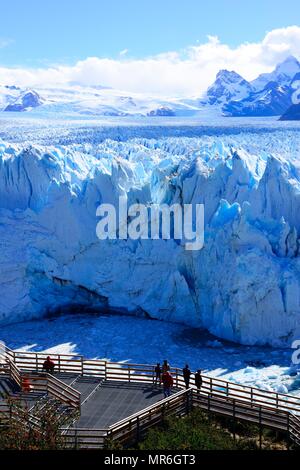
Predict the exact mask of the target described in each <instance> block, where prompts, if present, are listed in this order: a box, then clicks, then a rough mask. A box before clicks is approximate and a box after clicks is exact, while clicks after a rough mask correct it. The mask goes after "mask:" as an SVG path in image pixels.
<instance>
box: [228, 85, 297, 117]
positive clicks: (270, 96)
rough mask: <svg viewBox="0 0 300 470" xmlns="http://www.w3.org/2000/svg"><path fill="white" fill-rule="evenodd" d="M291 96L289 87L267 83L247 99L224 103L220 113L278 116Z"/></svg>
mask: <svg viewBox="0 0 300 470" xmlns="http://www.w3.org/2000/svg"><path fill="white" fill-rule="evenodd" d="M291 96H292V88H291V87H289V86H282V85H278V83H277V82H269V83H267V85H266V86H265V88H263V89H262V90H261V91H257V92H256V91H252V92H251V93H250V94H249V95H248V96H247V98H244V99H242V100H233V101H229V102H228V103H225V104H224V106H223V108H222V111H223V112H224V114H228V115H229V116H280V115H281V114H282V113H283V112H284V111H285V110H286V109H287V108H288V107H289V106H290V104H291Z"/></svg>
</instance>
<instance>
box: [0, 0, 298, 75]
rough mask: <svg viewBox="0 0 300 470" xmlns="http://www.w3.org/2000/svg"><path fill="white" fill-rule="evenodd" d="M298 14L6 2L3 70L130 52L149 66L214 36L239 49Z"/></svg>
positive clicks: (142, 1)
mask: <svg viewBox="0 0 300 470" xmlns="http://www.w3.org/2000/svg"><path fill="white" fill-rule="evenodd" d="M298 11H299V4H298V1H297V0H286V1H285V2H284V4H282V6H281V7H280V8H278V7H277V6H276V4H275V1H274V0H251V1H249V2H245V1H242V0H213V1H201V0H184V1H183V0H151V1H150V0H149V1H148V0H105V1H103V0H84V1H82V0H77V1H76V0H72V1H71V0H46V1H41V0H26V1H25V0H13V1H11V2H8V1H4V0H2V1H1V17H2V21H1V29H0V64H1V65H2V66H16V65H18V66H20V65H21V66H25V67H26V66H30V67H40V66H46V65H49V64H53V63H64V64H72V63H75V62H76V61H78V60H79V59H85V58H86V57H89V56H97V57H109V58H117V57H119V53H120V51H123V50H128V52H127V53H126V57H130V58H131V57H132V58H142V57H145V56H149V55H156V54H159V53H161V52H167V51H173V50H176V51H178V50H180V49H182V48H185V47H186V46H189V45H195V44H197V41H199V42H200V43H203V42H205V40H206V37H207V35H217V36H218V37H219V38H220V40H221V41H222V42H224V43H226V44H228V45H229V46H231V47H234V46H237V45H239V44H241V43H243V42H246V41H249V42H257V41H261V39H262V38H263V37H264V35H265V33H266V32H267V31H271V30H273V29H276V28H282V27H285V26H289V25H294V24H295V22H296V18H295V17H296V15H297V12H298ZM1 46H2V47H1ZM124 55H125V54H124Z"/></svg>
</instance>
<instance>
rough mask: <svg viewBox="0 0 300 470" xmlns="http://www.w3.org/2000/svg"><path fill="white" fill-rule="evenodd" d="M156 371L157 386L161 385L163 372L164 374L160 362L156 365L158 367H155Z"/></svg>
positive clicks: (155, 381) (155, 380)
mask: <svg viewBox="0 0 300 470" xmlns="http://www.w3.org/2000/svg"><path fill="white" fill-rule="evenodd" d="M154 370H155V379H154V383H155V385H157V384H158V385H160V383H161V372H162V370H161V367H160V363H159V362H158V363H157V364H156V367H155V369H154Z"/></svg>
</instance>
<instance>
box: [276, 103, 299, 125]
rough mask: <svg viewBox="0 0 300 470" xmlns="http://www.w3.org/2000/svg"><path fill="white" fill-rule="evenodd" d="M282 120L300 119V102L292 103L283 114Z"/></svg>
mask: <svg viewBox="0 0 300 470" xmlns="http://www.w3.org/2000/svg"><path fill="white" fill-rule="evenodd" d="M280 121H300V104H292V106H290V107H289V108H288V110H287V111H286V112H285V113H284V114H283V115H282V116H281V118H280Z"/></svg>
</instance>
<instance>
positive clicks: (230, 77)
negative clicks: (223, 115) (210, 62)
mask: <svg viewBox="0 0 300 470" xmlns="http://www.w3.org/2000/svg"><path fill="white" fill-rule="evenodd" d="M251 91H252V88H251V85H250V83H249V82H247V80H245V79H244V78H243V77H241V75H239V74H238V73H236V72H233V71H231V72H230V71H228V70H220V72H219V73H218V74H217V77H216V81H215V82H214V83H213V85H211V86H210V87H209V88H208V90H207V92H206V96H205V98H204V102H205V101H207V102H208V103H209V104H211V105H215V104H219V105H222V104H224V103H226V102H228V101H230V100H240V99H243V98H245V97H246V96H248V94H249V93H251Z"/></svg>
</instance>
